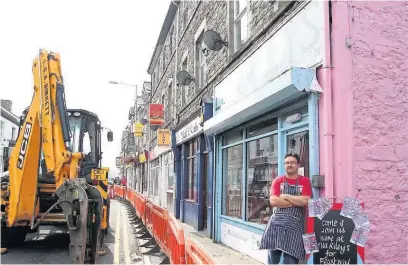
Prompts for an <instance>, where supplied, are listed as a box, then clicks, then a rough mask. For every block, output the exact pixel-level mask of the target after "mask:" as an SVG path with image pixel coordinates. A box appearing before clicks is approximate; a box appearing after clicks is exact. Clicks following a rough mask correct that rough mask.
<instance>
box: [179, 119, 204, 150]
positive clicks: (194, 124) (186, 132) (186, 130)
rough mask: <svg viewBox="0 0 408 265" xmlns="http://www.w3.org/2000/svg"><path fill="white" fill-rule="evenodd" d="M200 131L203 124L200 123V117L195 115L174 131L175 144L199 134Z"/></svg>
mask: <svg viewBox="0 0 408 265" xmlns="http://www.w3.org/2000/svg"><path fill="white" fill-rule="evenodd" d="M202 131H203V126H202V125H201V118H200V117H197V118H195V119H194V120H192V121H191V122H190V123H189V124H187V125H186V126H184V127H183V128H181V129H180V130H178V131H177V132H176V144H180V143H182V142H184V141H187V140H189V139H191V138H192V137H194V136H196V135H197V134H200V133H201V132H202Z"/></svg>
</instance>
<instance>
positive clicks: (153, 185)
mask: <svg viewBox="0 0 408 265" xmlns="http://www.w3.org/2000/svg"><path fill="white" fill-rule="evenodd" d="M150 165H151V168H150V178H149V182H150V183H149V194H152V195H154V196H157V195H158V194H159V175H160V171H161V167H160V160H159V158H157V159H155V160H153V161H152V162H151V163H150Z"/></svg>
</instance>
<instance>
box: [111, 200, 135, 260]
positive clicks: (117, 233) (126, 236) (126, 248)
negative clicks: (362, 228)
mask: <svg viewBox="0 0 408 265" xmlns="http://www.w3.org/2000/svg"><path fill="white" fill-rule="evenodd" d="M118 207H119V209H118V213H117V217H116V227H115V229H116V231H115V252H114V256H113V261H114V264H121V263H120V248H119V247H120V239H121V236H123V241H124V242H123V246H122V247H123V250H124V252H125V263H126V264H131V261H130V252H129V247H130V246H129V234H128V232H129V228H128V223H127V218H126V217H125V212H124V209H123V207H122V206H121V205H119V204H118ZM122 215H123V219H121V217H122ZM121 227H122V229H121ZM120 230H122V233H120Z"/></svg>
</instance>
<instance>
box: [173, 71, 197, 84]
mask: <svg viewBox="0 0 408 265" xmlns="http://www.w3.org/2000/svg"><path fill="white" fill-rule="evenodd" d="M176 78H177V81H178V82H179V84H181V85H184V86H187V85H189V84H190V83H191V82H192V81H194V78H193V77H191V75H190V74H189V73H188V72H187V71H180V72H178V73H177V75H176Z"/></svg>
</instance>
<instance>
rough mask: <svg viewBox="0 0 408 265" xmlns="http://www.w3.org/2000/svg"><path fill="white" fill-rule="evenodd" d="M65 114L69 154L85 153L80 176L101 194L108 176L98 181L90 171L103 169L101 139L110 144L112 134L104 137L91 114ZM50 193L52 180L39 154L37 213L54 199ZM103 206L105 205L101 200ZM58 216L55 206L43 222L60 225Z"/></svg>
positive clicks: (70, 110)
mask: <svg viewBox="0 0 408 265" xmlns="http://www.w3.org/2000/svg"><path fill="white" fill-rule="evenodd" d="M67 114H68V121H69V126H70V133H71V141H70V142H69V144H68V148H69V149H70V151H71V152H82V153H84V154H85V158H84V160H83V161H82V163H81V171H80V176H81V177H84V178H85V179H86V181H87V182H88V184H91V185H94V186H97V188H98V189H102V193H103V194H104V193H105V192H104V190H105V186H107V181H108V176H107V174H108V173H106V180H105V179H103V180H98V179H95V178H93V177H92V175H93V173H92V169H101V168H102V169H103V167H102V165H101V164H102V144H101V143H102V137H107V140H108V141H109V142H111V141H113V133H112V132H111V131H109V130H108V131H107V133H106V135H105V133H104V128H103V127H102V126H101V122H100V120H99V118H98V116H97V115H96V114H95V113H92V112H90V111H87V110H84V109H68V110H67ZM54 192H55V180H54V177H53V176H52V175H50V174H47V169H46V165H45V159H44V156H43V154H41V158H40V170H39V197H40V198H39V199H40V213H43V212H44V211H46V210H47V209H48V207H50V206H51V205H52V204H53V203H54V202H55V198H54V197H52V195H53V193H54ZM103 197H105V196H103ZM104 205H106V202H105V201H104ZM61 214H62V209H60V207H58V206H57V207H56V208H55V209H54V210H52V211H51V214H50V217H51V218H46V219H44V221H45V222H47V221H49V222H52V223H59V222H62V221H63V220H64V218H63V216H62V215H61ZM59 215H61V216H59ZM40 216H41V214H40Z"/></svg>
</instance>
